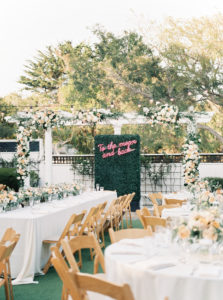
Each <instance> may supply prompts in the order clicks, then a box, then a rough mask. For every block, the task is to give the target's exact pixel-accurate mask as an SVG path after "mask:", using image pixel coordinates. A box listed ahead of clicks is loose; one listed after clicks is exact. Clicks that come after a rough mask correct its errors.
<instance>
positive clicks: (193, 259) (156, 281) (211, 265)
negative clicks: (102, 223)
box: [105, 230, 223, 300]
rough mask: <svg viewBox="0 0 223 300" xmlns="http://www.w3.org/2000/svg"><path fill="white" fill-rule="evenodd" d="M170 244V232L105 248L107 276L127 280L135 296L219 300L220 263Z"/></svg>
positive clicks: (221, 285) (157, 299)
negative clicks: (203, 258) (204, 258)
mask: <svg viewBox="0 0 223 300" xmlns="http://www.w3.org/2000/svg"><path fill="white" fill-rule="evenodd" d="M186 249H188V248H186V247H185V248H183V247H179V246H178V245H177V244H173V243H171V232H170V231H168V230H166V231H161V232H159V233H156V234H155V235H154V236H152V237H146V238H143V239H134V240H133V239H132V240H128V239H125V240H121V241H120V242H118V243H115V244H112V245H110V246H108V247H107V248H106V250H105V263H106V273H107V278H108V279H109V280H111V281H113V282H116V283H119V284H120V283H128V284H129V285H130V286H131V289H132V292H133V294H134V297H135V299H140V300H148V299H150V300H163V299H164V298H165V297H169V299H171V300H179V299H181V300H195V299H196V300H210V299H211V300H219V299H220V298H221V295H222V293H223V263H222V262H221V261H220V260H218V261H216V260H212V259H209V260H202V259H199V258H201V257H202V256H199V255H198V256H197V255H195V256H193V255H192V256H191V255H190V253H189V252H188V251H187V250H186Z"/></svg>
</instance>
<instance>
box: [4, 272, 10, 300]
mask: <svg viewBox="0 0 223 300" xmlns="http://www.w3.org/2000/svg"><path fill="white" fill-rule="evenodd" d="M4 279H5V284H4V286H5V298H6V300H10V296H9V284H8V274H7V272H6V269H5V270H4Z"/></svg>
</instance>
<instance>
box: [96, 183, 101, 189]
mask: <svg viewBox="0 0 223 300" xmlns="http://www.w3.org/2000/svg"><path fill="white" fill-rule="evenodd" d="M95 187H96V191H100V184H99V183H96V185H95Z"/></svg>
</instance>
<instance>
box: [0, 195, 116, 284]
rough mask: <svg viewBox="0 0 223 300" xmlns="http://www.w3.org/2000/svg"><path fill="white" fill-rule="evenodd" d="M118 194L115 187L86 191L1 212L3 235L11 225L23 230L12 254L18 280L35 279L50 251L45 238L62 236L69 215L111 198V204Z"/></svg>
mask: <svg viewBox="0 0 223 300" xmlns="http://www.w3.org/2000/svg"><path fill="white" fill-rule="evenodd" d="M116 197H117V194H116V192H114V191H100V192H95V191H91V192H86V193H83V194H81V195H79V196H73V197H68V198H66V199H63V200H59V201H53V202H52V203H51V204H49V203H46V204H44V203H43V204H40V205H39V207H35V206H34V207H33V208H30V207H26V208H21V209H18V210H14V211H10V212H6V213H1V214H0V237H1V236H2V235H3V233H4V232H5V230H6V229H7V228H8V227H12V228H13V229H15V230H16V232H17V233H20V234H21V236H20V240H19V242H18V244H17V245H16V248H15V249H14V251H13V254H12V256H11V259H10V262H11V273H12V277H13V278H16V279H15V280H14V282H13V283H14V284H22V283H32V282H33V279H34V274H36V273H41V269H42V268H43V266H44V265H45V263H46V262H47V260H48V258H49V255H50V245H44V246H43V245H42V241H43V240H45V239H48V238H51V237H59V236H60V234H61V233H62V231H63V229H64V227H65V225H66V223H67V221H68V219H69V217H70V216H71V215H72V214H73V213H77V214H78V213H80V212H82V210H84V209H86V210H87V211H89V209H90V208H91V207H93V206H95V205H97V204H99V203H102V202H104V201H107V202H108V204H107V206H108V205H109V204H110V203H111V201H112V200H113V199H115V198H116Z"/></svg>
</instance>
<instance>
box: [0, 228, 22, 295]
mask: <svg viewBox="0 0 223 300" xmlns="http://www.w3.org/2000/svg"><path fill="white" fill-rule="evenodd" d="M19 238H20V234H18V233H16V231H15V230H14V229H12V228H8V229H6V231H5V233H4V235H3V237H2V239H1V242H0V243H1V245H5V244H8V243H14V248H15V246H16V244H17V243H18V240H19ZM14 248H13V249H11V253H12V251H13V250H14ZM11 253H10V254H11ZM4 263H5V270H6V274H7V280H8V283H9V290H10V299H11V300H13V299H14V296H13V289H12V276H11V267H10V256H9V257H6V258H5V261H4Z"/></svg>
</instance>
